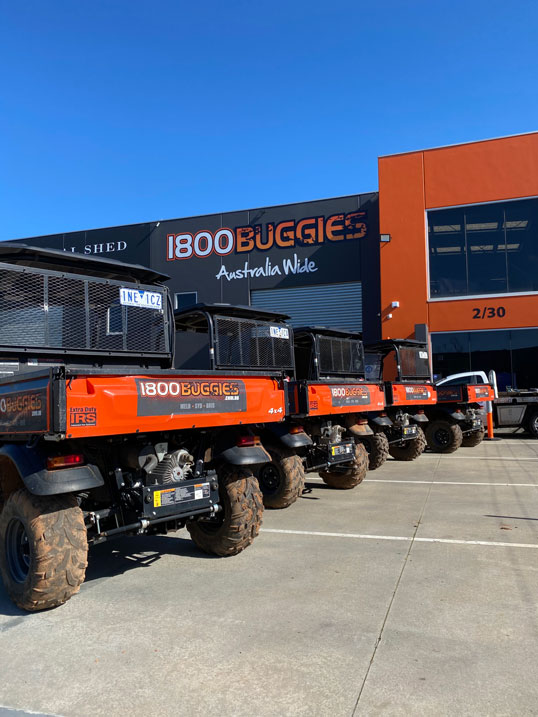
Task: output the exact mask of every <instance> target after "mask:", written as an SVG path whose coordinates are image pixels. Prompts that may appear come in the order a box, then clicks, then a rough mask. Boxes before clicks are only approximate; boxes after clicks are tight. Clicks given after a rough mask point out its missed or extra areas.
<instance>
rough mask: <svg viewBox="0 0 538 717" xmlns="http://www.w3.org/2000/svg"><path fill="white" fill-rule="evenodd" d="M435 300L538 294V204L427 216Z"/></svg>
mask: <svg viewBox="0 0 538 717" xmlns="http://www.w3.org/2000/svg"><path fill="white" fill-rule="evenodd" d="M428 244H429V259H430V261H429V264H430V295H431V296H432V297H442V296H468V295H484V294H504V293H506V292H521V291H538V199H521V200H517V201H512V202H494V203H491V204H483V205H475V206H468V207H460V208H454V209H438V210H433V211H430V212H428Z"/></svg>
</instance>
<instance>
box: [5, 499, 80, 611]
mask: <svg viewBox="0 0 538 717" xmlns="http://www.w3.org/2000/svg"><path fill="white" fill-rule="evenodd" d="M87 558H88V537H87V533H86V527H85V525H84V516H83V515H82V511H81V509H80V508H79V506H78V503H77V500H76V498H75V496H74V495H57V496H37V495H32V494H31V493H28V491H26V490H24V489H22V490H18V491H16V492H14V493H12V494H11V495H10V496H9V498H8V499H7V501H6V503H5V505H4V509H3V510H2V513H1V514H0V572H1V574H2V579H3V581H4V585H5V587H6V590H7V592H8V594H9V596H10V598H11V599H12V600H13V602H14V603H15V604H16V605H17V606H18V607H20V608H22V609H23V610H28V611H31V612H33V611H36V610H46V609H48V608H52V607H57V606H58V605H62V603H64V602H66V601H67V600H69V598H70V597H71V596H72V595H74V594H75V593H77V592H78V591H79V589H80V586H81V585H82V583H83V582H84V575H85V573H86V565H87V564H88V562H87Z"/></svg>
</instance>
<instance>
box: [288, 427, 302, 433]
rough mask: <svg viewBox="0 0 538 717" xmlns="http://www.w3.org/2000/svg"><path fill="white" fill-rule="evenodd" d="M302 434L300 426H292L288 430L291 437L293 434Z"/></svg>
mask: <svg viewBox="0 0 538 717" xmlns="http://www.w3.org/2000/svg"><path fill="white" fill-rule="evenodd" d="M303 432H304V428H303V427H302V426H292V427H291V428H290V433H291V434H292V435H295V433H303Z"/></svg>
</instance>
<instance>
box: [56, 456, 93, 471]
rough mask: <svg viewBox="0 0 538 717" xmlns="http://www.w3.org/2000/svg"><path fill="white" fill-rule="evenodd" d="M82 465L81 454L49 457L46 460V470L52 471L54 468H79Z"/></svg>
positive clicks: (82, 457) (82, 458)
mask: <svg viewBox="0 0 538 717" xmlns="http://www.w3.org/2000/svg"><path fill="white" fill-rule="evenodd" d="M83 463H84V456H83V455H82V454H81V453H71V454H70V455H67V456H51V457H50V458H47V468H48V469H49V471H53V470H55V469H56V468H69V467H70V466H81V465H82V464H83Z"/></svg>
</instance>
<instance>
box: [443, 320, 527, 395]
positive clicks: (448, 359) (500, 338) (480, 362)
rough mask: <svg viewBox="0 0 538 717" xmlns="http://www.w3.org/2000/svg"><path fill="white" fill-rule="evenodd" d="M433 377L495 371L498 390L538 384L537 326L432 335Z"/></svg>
mask: <svg viewBox="0 0 538 717" xmlns="http://www.w3.org/2000/svg"><path fill="white" fill-rule="evenodd" d="M431 338H432V353H433V373H434V376H435V377H436V379H440V378H446V377H447V376H450V374H453V373H460V372H463V371H485V373H486V374H487V373H488V371H490V370H491V369H493V370H494V371H495V373H496V374H497V385H498V386H499V390H501V391H504V390H505V389H506V387H507V386H511V387H512V388H535V387H538V365H537V364H536V347H537V346H538V328H532V329H511V330H506V331H505V330H502V331H458V332H449V333H439V334H432V336H431Z"/></svg>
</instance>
